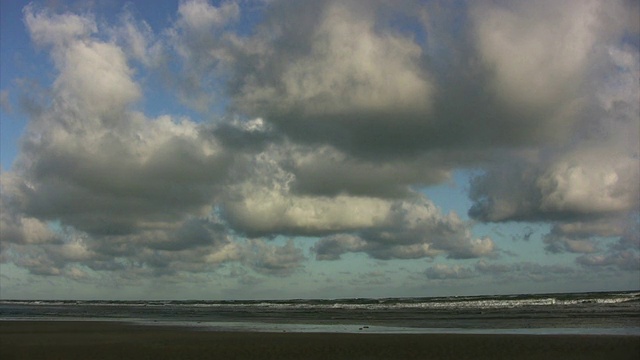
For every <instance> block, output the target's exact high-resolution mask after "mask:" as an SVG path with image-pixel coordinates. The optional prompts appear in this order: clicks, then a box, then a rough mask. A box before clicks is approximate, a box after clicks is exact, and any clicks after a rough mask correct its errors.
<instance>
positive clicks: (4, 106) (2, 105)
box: [0, 90, 13, 114]
mask: <svg viewBox="0 0 640 360" xmlns="http://www.w3.org/2000/svg"><path fill="white" fill-rule="evenodd" d="M0 110H2V111H3V112H5V113H7V114H10V113H12V112H13V106H11V100H10V99H9V91H8V90H0Z"/></svg>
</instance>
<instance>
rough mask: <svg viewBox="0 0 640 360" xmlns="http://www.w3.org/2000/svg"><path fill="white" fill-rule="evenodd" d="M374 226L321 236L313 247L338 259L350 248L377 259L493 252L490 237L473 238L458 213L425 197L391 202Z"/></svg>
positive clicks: (321, 254) (326, 257)
mask: <svg viewBox="0 0 640 360" xmlns="http://www.w3.org/2000/svg"><path fill="white" fill-rule="evenodd" d="M387 211H388V212H387V213H386V216H385V217H384V218H382V219H381V221H379V222H378V223H377V225H375V226H370V227H368V228H363V229H360V230H359V231H356V232H353V233H352V234H351V235H342V234H339V235H334V236H329V237H325V238H323V239H321V240H320V241H319V242H318V243H317V244H316V245H315V246H314V248H313V251H314V252H315V253H316V259H318V260H336V259H339V258H340V255H342V254H344V253H347V252H364V253H367V254H368V255H369V256H371V257H373V258H376V259H383V260H386V259H417V258H424V257H435V256H437V255H447V256H448V257H449V258H454V259H465V258H476V257H483V256H491V255H493V254H494V253H495V250H496V245H495V243H494V242H493V240H492V239H491V238H488V237H484V238H473V237H472V235H471V232H470V230H469V229H468V224H465V223H464V222H463V221H461V220H460V218H459V217H458V216H457V215H456V214H455V213H450V214H447V215H444V214H442V213H441V212H440V210H439V209H438V208H437V207H436V206H435V205H434V204H433V203H431V202H430V201H429V200H427V199H426V198H424V197H422V198H418V199H416V200H414V201H395V202H391V203H389V207H388V209H387Z"/></svg>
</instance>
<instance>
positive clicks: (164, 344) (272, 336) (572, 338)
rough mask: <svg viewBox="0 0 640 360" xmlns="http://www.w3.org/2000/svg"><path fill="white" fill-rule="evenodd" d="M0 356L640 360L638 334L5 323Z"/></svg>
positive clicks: (0, 336) (2, 323) (6, 359)
mask: <svg viewBox="0 0 640 360" xmlns="http://www.w3.org/2000/svg"><path fill="white" fill-rule="evenodd" d="M0 359H3V360H10V359H158V360H161V359H252V360H257V359H310V360H313V359H545V360H551V359H607V360H614V359H630V360H631V359H633V360H637V359H640V336H600V335H597V336H596V335H588V336H587V335H585V336H582V335H471V334H364V333H363V334H360V333H358V334H340V333H262V332H218V331H203V330H202V329H197V328H183V327H160V326H141V325H130V324H125V323H119V322H61V321H58V322H46V321H0Z"/></svg>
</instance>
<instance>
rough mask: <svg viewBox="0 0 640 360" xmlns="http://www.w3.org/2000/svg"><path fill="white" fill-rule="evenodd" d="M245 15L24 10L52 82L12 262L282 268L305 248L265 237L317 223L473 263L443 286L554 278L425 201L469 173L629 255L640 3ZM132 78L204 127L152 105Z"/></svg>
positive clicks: (274, 7) (40, 113) (195, 5)
mask: <svg viewBox="0 0 640 360" xmlns="http://www.w3.org/2000/svg"><path fill="white" fill-rule="evenodd" d="M245 5H246V4H245ZM243 11H244V9H243V3H236V2H233V1H228V2H224V3H222V4H220V5H219V6H214V5H211V4H210V3H208V2H206V1H201V0H193V1H182V2H180V5H179V8H178V13H177V14H176V18H175V20H174V21H173V22H172V23H171V24H170V25H169V26H168V27H167V28H166V29H155V31H154V30H153V29H151V27H150V26H149V25H148V24H147V23H145V22H144V21H142V20H138V19H136V18H135V16H134V15H133V13H131V12H129V11H128V10H126V9H125V10H123V14H122V16H121V17H120V20H119V22H118V23H114V24H105V23H99V22H98V21H97V20H96V19H95V18H94V17H93V16H91V15H87V14H82V15H81V14H76V13H70V12H64V13H55V12H53V11H51V10H48V9H46V8H40V7H37V6H34V5H29V6H27V7H26V8H25V9H24V21H25V25H26V27H27V29H28V31H29V34H30V36H31V39H32V41H33V43H34V44H35V46H37V47H38V48H39V49H43V50H44V51H46V52H47V53H48V54H49V55H50V57H51V60H52V64H53V66H54V74H55V80H54V81H53V82H52V84H51V88H50V89H49V91H48V92H47V94H46V95H44V96H45V98H46V101H44V102H42V103H40V104H38V106H32V107H30V108H29V109H27V113H28V116H29V125H28V128H27V131H26V133H25V134H24V136H23V138H22V140H21V148H20V154H19V157H18V158H17V159H16V161H15V164H14V166H13V168H12V170H11V171H10V172H5V173H3V174H2V198H1V200H2V204H1V205H2V209H3V211H2V214H1V218H0V221H1V222H0V225H1V228H2V243H1V248H0V250H1V251H2V255H1V256H2V261H5V262H13V263H14V264H16V265H17V266H20V267H24V268H26V269H28V270H29V271H30V272H31V273H33V274H46V275H64V276H67V277H69V278H82V277H85V276H88V274H87V271H89V270H91V271H92V272H97V273H114V274H117V275H118V276H135V274H140V276H143V275H156V276H159V275H168V274H175V273H177V272H205V271H211V270H215V269H216V268H217V267H219V266H223V265H224V264H225V263H240V264H242V265H243V266H247V267H250V268H252V269H253V270H255V271H256V272H258V273H262V274H266V275H278V276H286V275H289V274H291V273H292V272H294V271H296V270H297V269H299V268H301V267H302V266H303V264H304V261H305V259H306V257H305V255H304V252H303V251H302V249H300V248H297V247H296V246H295V244H294V242H292V241H289V242H287V243H286V244H284V245H276V244H275V243H273V242H270V241H269V240H268V239H271V238H274V237H276V236H287V237H292V238H293V237H297V236H306V237H315V238H318V240H317V241H316V242H315V244H314V245H313V247H312V248H311V251H312V252H313V257H314V258H315V259H317V260H319V261H322V260H338V259H340V258H341V256H342V255H343V254H346V253H350V252H356V253H364V254H367V255H368V256H370V257H372V258H375V259H379V260H389V259H419V258H436V257H439V256H443V257H447V258H450V259H471V258H482V260H479V262H478V263H477V265H476V266H475V268H474V269H472V268H468V267H461V266H458V265H451V266H447V265H437V266H433V267H431V268H429V269H428V270H427V273H426V275H427V276H428V277H429V278H433V279H445V278H469V277H473V276H474V274H489V273H492V274H496V273H500V274H502V273H504V272H507V271H515V272H517V271H522V272H524V271H527V269H532V268H534V269H538V270H540V269H542V268H538V267H536V266H535V265H533V264H529V263H527V264H528V265H527V264H524V265H510V266H511V267H510V268H501V267H499V266H498V265H497V264H496V265H494V266H492V265H490V264H489V262H490V261H491V259H492V258H495V257H496V256H497V255H498V254H499V246H498V245H497V244H496V242H495V241H494V239H492V238H490V237H481V238H477V237H474V236H473V234H472V231H471V228H472V226H473V223H472V222H470V221H463V220H461V217H460V214H456V213H454V212H451V213H444V212H443V211H442V210H441V209H440V208H439V207H438V206H437V204H434V203H433V202H432V201H431V200H429V199H428V198H426V197H425V195H423V194H422V193H421V192H420V189H421V188H423V187H428V186H433V185H438V184H442V183H444V182H446V181H448V180H450V179H451V176H452V173H453V171H455V170H457V169H473V170H476V171H478V174H479V175H478V176H477V177H475V178H474V179H472V181H471V183H470V189H469V196H470V198H471V200H472V202H473V205H472V207H471V208H470V209H469V216H470V217H471V218H472V219H473V220H475V221H478V222H498V223H499V222H507V221H521V222H535V223H540V222H544V223H548V224H550V225H551V226H552V230H551V232H550V233H549V234H547V235H545V236H544V244H540V246H544V247H545V249H546V250H547V251H548V252H549V253H561V252H569V253H576V254H578V255H577V256H578V257H577V258H576V263H577V264H579V265H581V266H584V267H587V268H589V267H613V268H616V269H622V270H632V271H637V270H638V269H639V267H640V240H639V237H638V211H639V207H640V189H639V186H638V184H639V183H640V170H639V166H638V159H639V147H640V144H639V140H638V134H639V132H640V128H639V126H640V109H639V104H638V96H639V94H640V89H639V85H638V84H639V83H638V79H639V78H640V65H639V64H640V60H639V51H638V43H637V41H636V42H634V41H635V40H633V39H637V37H638V34H639V31H640V25H639V24H638V19H637V18H636V17H634V16H632V15H633V14H637V12H638V7H637V3H634V2H631V1H609V2H600V1H567V2H556V1H542V2H536V3H535V4H534V3H532V2H527V1H516V2H509V3H508V4H507V3H505V4H502V3H500V2H480V1H478V2H475V1H474V2H472V3H469V4H464V5H456V6H452V5H445V4H441V3H439V2H433V3H431V2H427V3H426V4H423V3H420V2H415V3H414V2H412V1H407V2H402V4H397V3H396V2H386V1H374V2H361V1H291V2H287V1H274V2H270V3H268V5H267V8H266V9H265V10H264V14H263V16H264V18H263V19H262V21H261V22H260V23H259V24H257V25H255V28H253V29H252V31H249V32H247V31H240V24H241V22H242V16H243ZM292 14H296V16H291V15H292ZM457 17H462V19H460V18H458V19H456V18H457ZM612 19H616V20H615V21H612ZM405 24H410V25H405ZM629 39H632V40H629ZM139 74H145V75H144V76H147V77H149V78H152V77H157V78H160V79H162V81H160V82H162V83H164V84H166V86H167V87H168V89H169V90H168V91H169V93H172V95H174V96H176V97H177V99H178V100H179V101H181V102H183V104H185V106H188V107H191V108H192V109H194V110H195V111H198V112H199V113H200V114H203V116H202V118H203V119H207V121H205V120H202V119H197V118H193V117H187V116H184V115H181V114H164V115H160V116H156V117H153V116H150V115H148V114H146V113H145V111H144V110H141V108H142V106H141V105H140V103H141V102H142V100H143V98H144V97H145V96H146V94H147V93H148V91H149V89H147V88H146V87H145V85H144V81H143V79H142V78H141V77H142V75H139ZM219 103H225V104H227V114H226V115H224V116H214V117H215V119H214V120H211V121H209V119H211V115H209V114H210V113H212V109H213V108H214V107H215V106H217V105H216V104H219ZM603 238H613V239H615V241H614V242H613V243H612V244H610V245H609V246H606V247H605V246H604V245H602V244H601V240H602V239H603ZM562 269H563V270H566V269H565V268H562ZM540 271H542V270H540ZM534 272H535V271H534ZM132 274H133V275H132Z"/></svg>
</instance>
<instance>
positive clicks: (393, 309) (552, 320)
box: [0, 291, 640, 336]
mask: <svg viewBox="0 0 640 360" xmlns="http://www.w3.org/2000/svg"><path fill="white" fill-rule="evenodd" d="M3 320H46V321H65V320H66V321H72V320H73V321H121V322H129V323H135V324H145V325H172V326H188V327H196V328H200V329H202V330H207V331H268V332H287V331H290V332H341V333H359V332H362V333H365V332H369V333H485V334H500V333H505V334H506V333H516V334H593V335H596V334H597V335H607V334H609V335H638V336H640V291H627V292H592V293H562V294H524V295H488V296H449V297H410V298H383V299H377V298H356V299H315V300H310V299H293V300H225V301H204V300H151V301H146V300H145V301H112V300H108V301H107V300H63V301H61V300H0V321H3Z"/></svg>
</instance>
